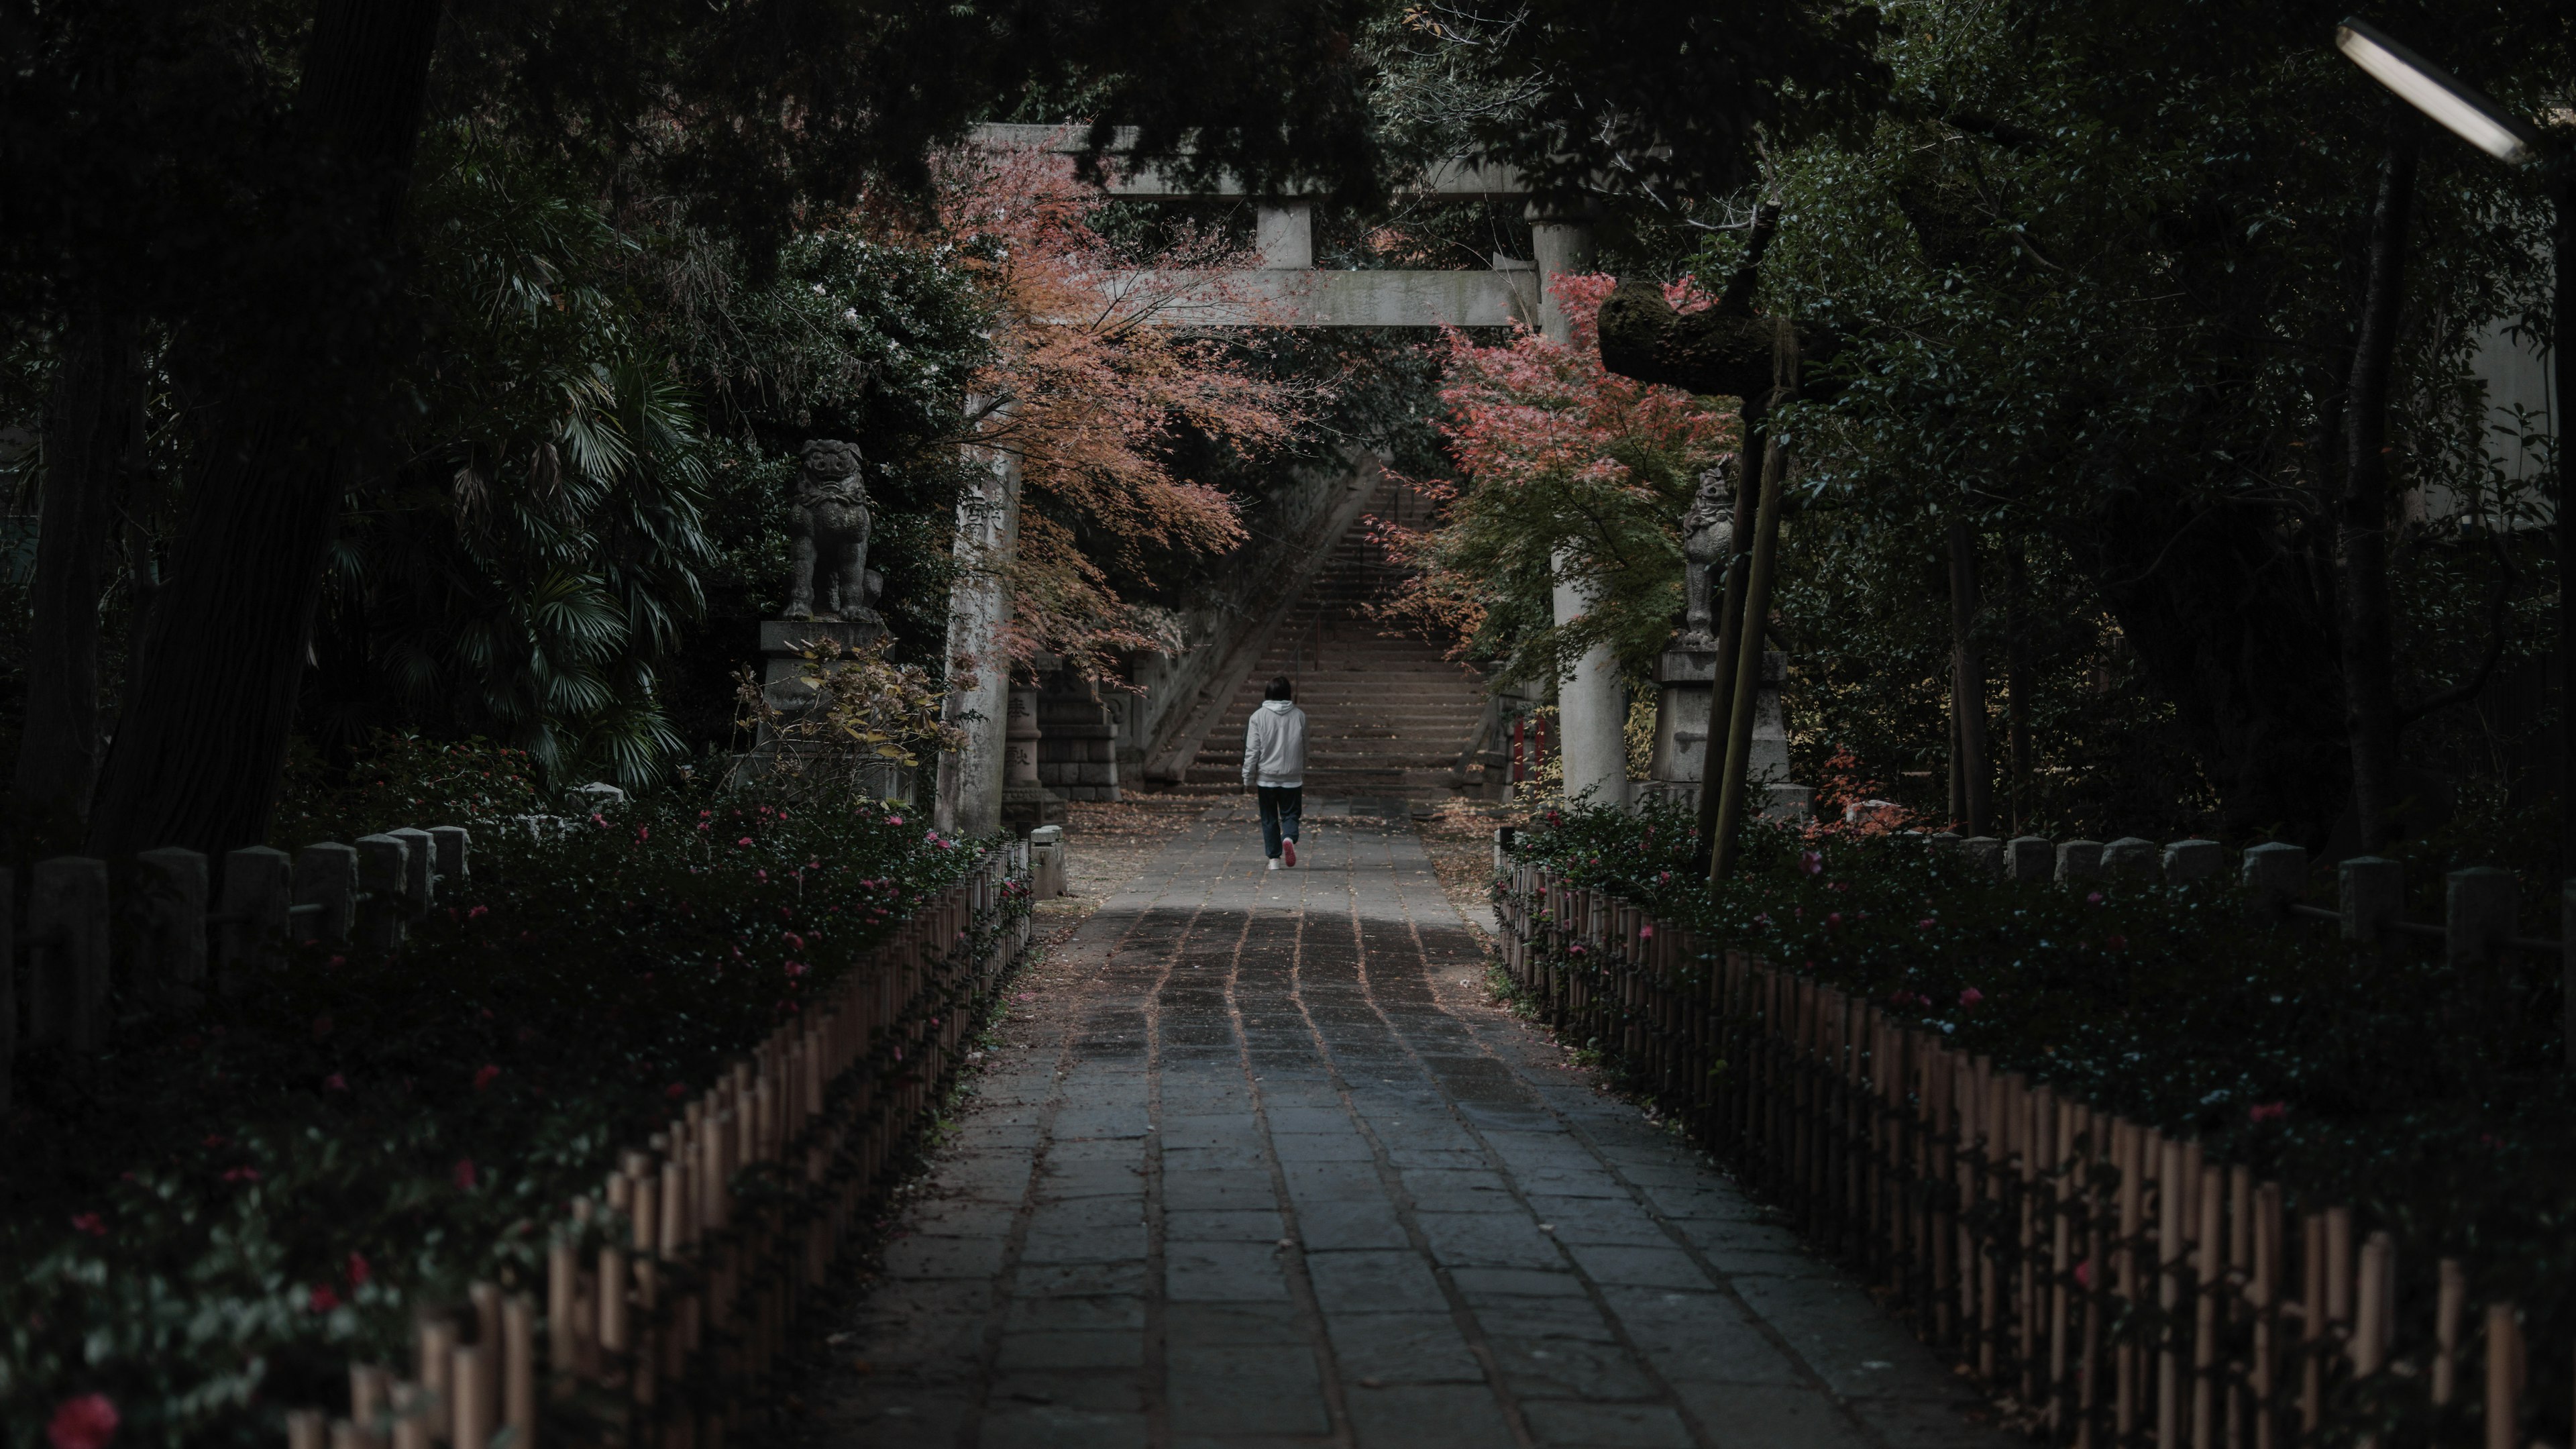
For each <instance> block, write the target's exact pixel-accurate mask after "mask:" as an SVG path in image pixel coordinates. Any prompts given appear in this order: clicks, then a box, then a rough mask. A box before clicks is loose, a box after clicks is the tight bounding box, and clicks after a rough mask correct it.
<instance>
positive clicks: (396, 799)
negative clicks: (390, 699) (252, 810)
mask: <svg viewBox="0 0 2576 1449" xmlns="http://www.w3.org/2000/svg"><path fill="white" fill-rule="evenodd" d="M547 795H548V791H547V788H546V783H545V780H544V778H543V775H542V774H541V772H540V771H539V770H538V768H537V762H536V760H535V759H534V758H533V757H531V756H530V755H529V754H528V752H527V751H525V750H514V749H511V748H509V747H507V746H504V745H495V744H492V743H491V742H489V741H487V740H480V739H470V740H462V741H455V740H430V739H423V738H422V737H421V736H419V735H416V734H395V733H392V732H390V731H384V732H379V733H377V734H376V735H374V736H372V737H370V738H369V739H368V740H367V741H366V743H365V744H364V746H363V747H361V748H360V749H359V750H358V751H357V753H356V755H355V756H354V757H353V758H352V759H351V760H350V761H349V762H348V763H347V764H346V765H343V766H340V767H337V768H334V767H333V766H332V765H330V764H329V763H328V762H326V761H325V760H323V759H322V757H321V756H320V755H319V754H317V753H315V752H314V750H313V749H312V748H311V747H309V746H306V745H303V744H302V743H301V742H298V745H297V746H296V747H295V748H294V749H292V750H291V751H290V752H289V753H288V755H287V760H286V783H285V786H284V788H283V789H282V790H281V791H280V793H279V797H278V802H277V812H276V815H275V818H274V819H273V820H272V821H271V823H270V825H269V840H270V842H271V843H273V844H275V845H276V846H277V847H278V848H279V849H281V850H295V849H299V848H301V847H303V846H306V845H310V844H312V843H313V842H315V841H317V840H354V839H356V838H357V837H359V836H361V835H367V834H371V833H373V832H375V831H379V830H399V829H402V828H404V827H406V826H413V827H420V828H427V827H429V826H432V825H463V826H468V827H484V828H485V829H486V830H487V831H489V830H512V829H516V828H517V827H516V826H514V825H505V824H504V822H506V821H508V820H509V818H510V817H511V816H513V815H524V814H529V813H532V812H535V811H538V810H541V809H542V808H543V807H544V805H545V803H546V799H547Z"/></svg>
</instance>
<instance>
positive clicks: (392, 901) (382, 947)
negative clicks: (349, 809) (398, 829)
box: [355, 835, 411, 951]
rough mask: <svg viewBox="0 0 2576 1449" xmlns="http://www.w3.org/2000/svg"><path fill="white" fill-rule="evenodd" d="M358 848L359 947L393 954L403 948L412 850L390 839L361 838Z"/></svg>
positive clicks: (378, 836) (388, 836)
mask: <svg viewBox="0 0 2576 1449" xmlns="http://www.w3.org/2000/svg"><path fill="white" fill-rule="evenodd" d="M356 844H357V848H358V891H359V894H360V895H361V897H363V898H362V899H361V900H359V901H358V903H357V904H358V912H357V929H356V932H355V936H356V940H357V943H358V945H360V946H362V947H364V948H365V949H367V950H370V951H390V950H392V949H393V948H395V947H396V946H399V945H401V944H402V938H403V917H404V915H405V914H407V912H406V911H405V909H404V905H405V902H404V900H403V886H404V884H405V882H407V881H409V880H410V878H411V847H410V846H409V845H408V844H407V843H405V842H403V841H401V840H397V839H395V838H394V837H393V836H390V835H361V836H359V837H358V839H357V842H356Z"/></svg>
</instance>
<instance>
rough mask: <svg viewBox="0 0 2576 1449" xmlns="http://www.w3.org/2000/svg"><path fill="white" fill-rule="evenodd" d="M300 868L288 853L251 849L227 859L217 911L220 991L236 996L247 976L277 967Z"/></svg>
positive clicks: (229, 853) (227, 855) (217, 984)
mask: <svg viewBox="0 0 2576 1449" xmlns="http://www.w3.org/2000/svg"><path fill="white" fill-rule="evenodd" d="M294 871H295V862H294V861H292V860H290V859H288V858H287V854H286V852H285V851H282V850H276V849H272V848H271V847H269V846H265V845H246V846H243V847H242V848H241V849H239V850H231V851H226V852H225V853H224V893H223V898H222V899H221V900H220V901H219V902H217V904H216V907H215V915H216V926H215V970H216V972H217V973H218V974H217V977H216V981H215V989H216V990H218V991H226V992H229V991H234V990H237V989H239V988H240V987H241V985H242V983H243V980H244V974H245V973H247V972H249V971H251V970H252V969H254V968H260V969H265V968H268V967H272V966H274V965H276V964H277V961H278V959H279V958H278V951H277V945H278V943H279V942H281V941H284V940H285V939H286V923H287V920H288V919H289V918H288V916H287V914H286V906H287V902H288V901H290V900H292V899H293V898H294V894H295V892H294V887H293V885H292V884H291V882H292V880H293V878H294Z"/></svg>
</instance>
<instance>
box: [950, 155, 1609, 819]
mask: <svg viewBox="0 0 2576 1449" xmlns="http://www.w3.org/2000/svg"><path fill="white" fill-rule="evenodd" d="M1070 134H1071V133H1070V132H1069V131H1068V130H1067V128H1065V127H1061V126H1045V125H986V126H979V127H977V128H976V131H975V134H974V138H973V143H974V144H976V145H979V146H987V147H992V148H995V149H1000V148H1003V147H1017V148H1032V147H1043V148H1049V149H1054V150H1058V151H1063V152H1067V153H1071V152H1074V151H1078V150H1080V149H1081V148H1080V147H1079V146H1078V145H1077V144H1075V143H1073V142H1072V141H1071V140H1069V139H1068V137H1069V135H1070ZM1131 143H1132V137H1129V136H1121V137H1120V138H1119V140H1118V143H1117V145H1115V146H1113V147H1112V150H1113V152H1115V151H1117V150H1120V149H1124V148H1125V147H1126V146H1128V145H1130V144H1131ZM1411 189H1412V190H1413V191H1414V192H1415V193H1416V194H1420V195H1424V196H1430V197H1436V198H1440V199H1444V200H1452V201H1522V202H1527V201H1528V200H1529V196H1530V192H1529V189H1528V188H1527V187H1526V186H1525V185H1523V184H1522V182H1521V179H1520V177H1519V176H1518V175H1517V174H1516V173H1514V172H1512V171H1511V170H1510V169H1508V168H1505V167H1499V166H1480V165H1476V164H1473V163H1469V162H1463V161H1452V162H1446V163H1443V164H1441V165H1439V166H1436V167H1434V168H1432V169H1431V170H1430V171H1429V172H1427V173H1426V174H1424V175H1423V176H1421V177H1420V178H1418V180H1417V183H1416V185H1415V186H1414V187H1413V188H1411ZM1108 194H1110V195H1112V196H1116V197H1121V198H1125V199H1128V200H1135V201H1182V200H1200V199H1209V198H1217V199H1223V198H1229V197H1231V198H1239V199H1246V200H1250V201H1251V202H1252V203H1253V208H1254V241H1255V246H1256V249H1257V250H1258V251H1259V253H1260V260H1261V264H1260V266H1259V267H1258V268H1256V269H1253V270H1250V271H1246V272H1238V273H1235V274H1232V275H1231V276H1230V277H1228V278H1227V283H1228V286H1227V288H1226V290H1228V291H1230V292H1235V293H1239V294H1242V295H1245V296H1250V297H1257V298H1259V299H1260V302H1261V305H1260V307H1259V311H1260V312H1261V313H1262V314H1263V315H1261V316H1259V317H1254V316H1251V315H1248V312H1249V310H1250V309H1247V308H1243V307H1229V306H1227V305H1226V304H1223V303H1209V304H1206V305H1202V306H1198V307H1195V308H1192V309H1190V310H1188V311H1187V312H1186V313H1185V314H1184V315H1185V316H1186V318H1187V321H1188V323H1189V325H1193V326H1241V325H1256V324H1257V325H1267V326H1280V325H1286V326H1292V327H1443V326H1450V327H1499V326H1505V325H1508V324H1510V323H1513V322H1521V323H1526V324H1530V325H1532V326H1534V327H1535V328H1536V330H1537V331H1538V332H1539V333H1540V334H1541V335H1543V336H1546V337H1549V338H1551V339H1553V340H1555V341H1557V342H1568V341H1570V340H1571V331H1570V328H1569V325H1568V323H1567V319H1566V316H1565V312H1564V309H1563V308H1562V307H1560V306H1559V305H1558V304H1557V301H1556V299H1555V296H1554V288H1553V286H1552V285H1551V284H1552V283H1553V282H1554V280H1555V279H1556V278H1557V277H1558V276H1561V275H1564V274H1566V273H1569V272H1584V271H1589V270H1591V268H1592V266H1593V263H1594V258H1595V249H1594V245H1593V237H1592V229H1591V226H1590V225H1589V223H1588V222H1586V221H1585V220H1583V219H1581V218H1577V217H1560V216H1553V215H1548V214H1545V213H1542V212H1540V211H1538V210H1537V209H1536V208H1535V207H1532V208H1531V209H1530V210H1529V212H1528V219H1529V222H1530V241H1531V254H1532V256H1533V257H1534V258H1535V261H1534V264H1531V265H1524V266H1520V267H1496V268H1491V269H1470V270H1461V271H1397V270H1387V271H1329V270H1319V269H1317V268H1316V266H1315V244H1314V221H1315V204H1314V202H1313V201H1312V200H1310V199H1306V198H1304V197H1300V196H1297V195H1293V194H1290V195H1253V194H1250V193H1248V192H1246V191H1245V190H1243V189H1242V188H1241V187H1239V186H1237V185H1235V184H1234V183H1233V182H1232V181H1231V179H1221V180H1219V181H1218V182H1217V183H1216V184H1215V185H1213V186H1208V187H1196V188H1192V187H1184V186H1181V185H1180V184H1179V183H1177V182H1175V181H1172V180H1170V179H1168V178H1167V177H1165V176H1164V175H1163V173H1162V172H1160V171H1159V170H1157V169H1156V168H1153V167H1138V168H1134V169H1133V170H1131V171H1129V172H1127V173H1125V174H1122V175H1120V176H1117V177H1116V178H1114V179H1113V180H1112V181H1111V182H1110V184H1109V186H1108ZM974 451H975V453H977V454H978V455H979V456H978V457H977V462H978V463H979V464H980V467H979V468H978V483H977V491H976V496H975V497H972V498H969V499H967V500H965V501H964V502H962V503H961V504H960V506H959V512H958V526H957V542H956V549H957V559H958V562H959V564H960V565H961V567H962V569H963V574H962V576H961V578H960V581H959V583H958V585H957V587H956V590H955V592H954V594H953V596H952V603H951V608H950V614H949V626H948V653H949V658H950V659H952V660H954V659H957V658H960V657H971V658H974V659H977V660H990V659H993V658H995V657H996V646H997V642H998V640H999V638H1000V635H1001V630H1002V626H1003V624H1004V623H1005V622H1006V621H1007V620H1008V618H1009V607H1010V600H1009V597H1008V594H1007V593H1006V591H1005V590H1004V589H1003V587H1002V582H1001V573H1000V570H999V569H998V568H997V567H996V565H997V564H998V563H999V562H1000V561H1004V560H1007V559H1008V557H1009V556H1010V551H1011V549H1012V547H1013V546H1014V544H1015V542H1016V540H1017V536H1018V519H1019V470H1018V466H1017V464H1016V462H1015V461H1014V460H1013V459H1011V458H1010V457H1008V456H1006V455H1002V454H999V453H996V452H990V451H986V450H974ZM1555 602H1556V610H1555V612H1556V621H1557V622H1558V623H1559V624H1564V623H1567V622H1569V621H1571V620H1573V619H1575V618H1577V617H1580V616H1581V614H1582V613H1583V611H1584V609H1585V608H1586V607H1587V606H1588V603H1589V601H1588V600H1587V599H1586V598H1585V597H1584V594H1583V591H1582V590H1581V589H1580V588H1579V587H1578V586H1576V585H1574V584H1573V583H1570V582H1560V583H1558V585H1557V586H1556V601H1555ZM1557 698H1558V711H1559V716H1560V720H1559V724H1560V731H1559V732H1560V735H1561V741H1560V746H1559V748H1560V750H1561V754H1562V759H1563V762H1564V768H1565V786H1566V790H1567V791H1568V792H1569V793H1578V792H1580V791H1583V790H1585V789H1590V790H1592V791H1593V793H1594V797H1595V798H1596V799H1598V800H1602V801H1604V802H1607V803H1613V804H1624V803H1626V801H1627V794H1628V778H1627V776H1628V772H1627V764H1626V758H1627V747H1626V741H1625V735H1624V727H1625V725H1626V711H1625V708H1624V704H1623V701H1622V698H1621V694H1620V687H1619V677H1618V668H1617V664H1616V662H1615V660H1614V659H1613V658H1612V655H1611V652H1610V649H1609V647H1608V646H1607V645H1600V646H1596V647H1595V648H1593V649H1592V650H1591V651H1590V652H1588V653H1586V654H1585V655H1584V656H1583V657H1582V659H1581V660H1580V661H1578V662H1577V664H1576V665H1575V667H1574V669H1573V671H1572V672H1571V673H1570V674H1569V675H1568V676H1567V677H1565V678H1564V679H1561V680H1559V681H1558V688H1557ZM1033 708H1034V706H1033V704H1032V703H1031V697H1030V696H1028V695H1026V694H1024V693H1023V694H1019V695H1014V694H1013V692H1012V691H1011V690H1010V687H1009V682H1008V680H1007V678H1006V675H1005V671H1004V670H1003V669H1001V668H998V667H990V666H988V667H985V668H981V669H979V670H978V671H977V672H976V682H975V685H974V687H973V688H972V689H968V690H961V691H958V692H956V693H953V694H952V695H951V696H950V697H949V704H948V710H949V715H950V717H951V718H952V719H956V720H959V721H961V722H962V724H963V726H964V729H965V733H966V737H967V741H966V746H965V748H964V749H962V750H960V751H958V752H956V753H954V754H949V755H944V756H942V757H941V759H940V762H939V783H938V799H937V807H936V811H935V814H936V817H937V819H938V822H939V823H940V824H941V825H942V826H943V827H945V828H948V829H950V830H953V831H956V832H959V833H964V834H977V833H981V832H985V831H989V830H994V829H998V828H999V827H1000V825H1001V823H1002V813H1003V812H1002V801H1003V795H1004V792H1005V790H1006V788H1008V787H1009V786H1010V785H1011V784H1013V783H1017V784H1020V785H1022V786H1023V787H1034V786H1035V785H1036V782H1037V740H1036V732H1035V729H1036V720H1035V717H1034V713H1033ZM1024 713H1025V714H1028V715H1029V717H1028V718H1026V719H1023V718H1020V715H1022V714H1024Z"/></svg>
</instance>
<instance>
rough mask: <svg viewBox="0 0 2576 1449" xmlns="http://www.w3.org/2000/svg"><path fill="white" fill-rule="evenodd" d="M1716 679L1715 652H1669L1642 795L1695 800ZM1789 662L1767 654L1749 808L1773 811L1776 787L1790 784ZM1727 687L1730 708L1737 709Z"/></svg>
mask: <svg viewBox="0 0 2576 1449" xmlns="http://www.w3.org/2000/svg"><path fill="white" fill-rule="evenodd" d="M1716 673H1717V651H1716V650H1713V649H1668V650H1666V651H1664V656H1663V658H1662V659H1660V660H1658V661H1657V662H1656V665H1655V683H1656V685H1657V686H1658V688H1659V690H1660V691H1661V692H1660V694H1659V696H1658V698H1657V700H1656V702H1655V756H1654V763H1653V766H1652V768H1651V770H1650V771H1649V773H1650V775H1651V776H1652V779H1653V786H1652V788H1651V789H1649V790H1647V791H1645V792H1642V793H1646V794H1650V795H1660V796H1667V797H1673V798H1679V799H1684V800H1696V799H1697V798H1698V793H1699V785H1700V767H1701V765H1702V763H1703V762H1704V761H1705V760H1706V759H1707V752H1708V732H1709V720H1710V716H1711V713H1712V710H1711V707H1710V701H1711V700H1712V698H1713V697H1714V695H1715V691H1713V689H1712V688H1711V685H1712V682H1713V680H1714V677H1715V675H1716ZM1788 674H1789V658H1788V656H1787V655H1785V654H1778V653H1771V652H1767V651H1766V652H1765V653H1764V654H1763V656H1762V683H1761V689H1760V690H1759V692H1757V693H1756V694H1755V695H1754V697H1753V748H1752V751H1751V753H1750V755H1749V756H1748V758H1747V759H1746V761H1745V771H1744V773H1745V783H1746V785H1747V786H1748V788H1747V790H1746V791H1745V799H1746V801H1747V804H1748V808H1754V809H1760V810H1762V811H1763V813H1765V814H1770V813H1771V810H1770V808H1769V805H1768V804H1767V803H1766V802H1768V801H1770V799H1771V794H1770V791H1771V787H1773V786H1785V785H1787V784H1788V781H1789V731H1788V728H1787V722H1786V720H1785V719H1784V717H1783V716H1782V714H1781V712H1780V682H1781V681H1782V680H1784V679H1786V678H1787V677H1788ZM1732 691H1733V681H1731V680H1730V681H1728V695H1729V697H1728V700H1727V703H1728V704H1730V705H1731V704H1732V703H1733V698H1732ZM1809 793H1810V794H1812V793H1813V792H1809Z"/></svg>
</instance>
